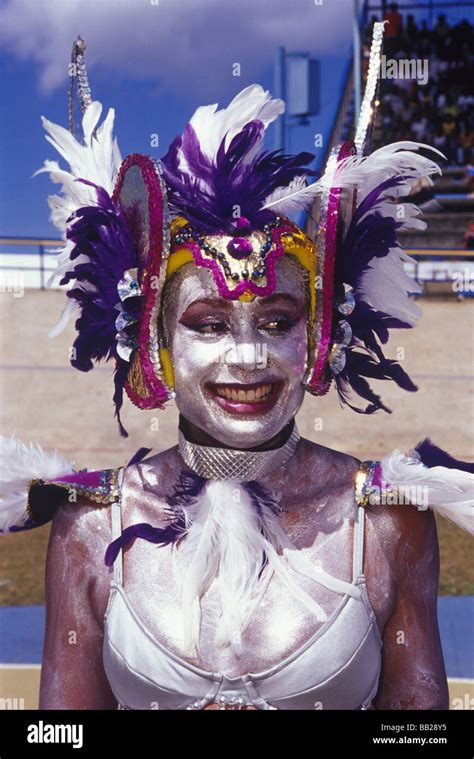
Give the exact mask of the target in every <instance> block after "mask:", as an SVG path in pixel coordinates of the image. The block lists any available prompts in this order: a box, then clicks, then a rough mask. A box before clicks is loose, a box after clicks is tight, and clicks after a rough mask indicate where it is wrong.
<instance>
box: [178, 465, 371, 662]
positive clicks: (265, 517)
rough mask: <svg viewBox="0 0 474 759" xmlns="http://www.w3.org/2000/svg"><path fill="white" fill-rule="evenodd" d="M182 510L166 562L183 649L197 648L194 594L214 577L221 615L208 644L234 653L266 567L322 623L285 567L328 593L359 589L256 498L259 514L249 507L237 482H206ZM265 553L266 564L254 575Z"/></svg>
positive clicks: (266, 578)
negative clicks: (174, 585) (315, 557)
mask: <svg viewBox="0 0 474 759" xmlns="http://www.w3.org/2000/svg"><path fill="white" fill-rule="evenodd" d="M260 514H261V516H260ZM185 515H186V537H185V539H184V540H183V541H182V542H181V543H180V545H179V546H178V547H177V548H176V551H175V553H174V561H175V563H174V567H175V572H176V579H177V582H178V587H179V589H180V593H181V600H182V611H183V622H184V625H183V639H184V646H185V648H186V649H187V650H189V649H191V648H193V647H196V648H199V635H200V623H201V612H200V600H201V598H202V596H203V595H204V594H205V593H206V591H207V590H208V589H209V587H210V586H211V584H212V581H213V580H214V578H215V577H216V576H217V575H218V576H219V592H220V603H221V618H220V621H219V625H218V627H217V631H216V645H219V646H222V645H227V644H230V645H231V646H232V648H233V651H234V653H236V655H238V654H239V652H240V651H241V645H242V637H241V636H242V632H243V631H244V630H245V628H246V626H247V624H248V622H249V620H250V618H251V616H252V613H253V611H254V610H255V608H256V605H258V603H259V601H260V599H261V597H262V587H263V586H264V585H266V584H267V583H268V582H269V579H270V578H269V576H268V574H269V573H270V574H273V573H275V574H276V575H277V576H278V577H279V578H280V580H281V582H283V584H284V585H285V586H286V587H287V588H288V590H289V592H291V593H292V594H293V595H294V596H295V597H296V598H298V599H299V600H300V601H301V603H302V604H303V605H304V606H305V607H306V608H308V609H309V610H310V611H311V612H312V613H313V614H314V615H315V616H316V618H317V619H318V620H319V621H321V622H324V621H326V619H327V614H326V612H325V611H324V609H322V608H321V606H320V605H319V604H318V603H317V602H316V601H315V600H314V598H312V597H311V596H310V595H308V593H306V592H305V591H304V590H303V589H302V588H301V587H300V586H299V585H298V584H297V583H296V582H295V579H294V578H293V577H292V576H291V574H290V572H289V571H288V569H289V568H291V569H293V570H294V571H296V572H298V573H299V574H302V575H304V576H305V577H306V578H309V579H311V580H313V581H314V582H317V583H319V584H321V585H324V586H325V587H327V588H330V589H331V590H334V591H335V592H339V593H348V594H349V595H352V596H354V597H359V595H360V590H359V588H358V587H356V586H355V585H353V584H352V583H347V582H344V581H342V580H339V579H338V578H336V577H332V576H331V575H329V574H327V573H326V572H324V570H323V569H322V567H321V566H320V565H318V564H317V563H313V562H312V561H310V560H309V559H308V558H307V557H306V556H305V555H304V554H303V553H302V552H301V551H299V550H298V549H297V548H296V547H295V546H294V545H293V543H292V542H291V540H290V539H289V537H288V536H287V535H286V533H285V532H284V530H283V528H282V527H281V524H280V520H279V517H278V515H276V514H275V512H274V511H273V509H271V508H270V506H268V505H266V504H262V505H261V512H259V511H257V510H256V509H255V507H254V505H253V503H252V500H251V498H250V496H249V494H248V493H247V491H246V490H245V489H244V488H243V487H242V486H241V484H240V482H239V481H237V480H224V481H214V480H210V481H208V482H207V483H206V485H205V486H204V488H203V490H202V491H201V494H200V495H199V497H198V498H197V499H196V501H195V502H194V503H192V504H189V505H186V506H185ZM280 553H282V554H283V555H280ZM265 555H266V556H267V559H268V565H267V567H266V569H265V571H264V572H263V574H262V576H261V577H260V578H259V577H258V573H259V571H260V568H261V566H262V562H263V558H264V556H265Z"/></svg>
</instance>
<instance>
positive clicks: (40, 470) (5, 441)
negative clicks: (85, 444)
mask: <svg viewBox="0 0 474 759" xmlns="http://www.w3.org/2000/svg"><path fill="white" fill-rule="evenodd" d="M73 471H74V464H73V462H71V461H68V460H67V459H66V458H64V456H62V454H61V453H59V451H57V450H54V451H53V452H52V453H46V452H45V451H44V450H43V449H42V448H41V446H40V445H39V444H38V443H22V442H21V441H20V440H18V438H16V437H15V436H14V435H12V436H11V437H6V436H4V435H0V532H3V533H5V532H8V530H9V529H10V527H12V526H22V525H23V524H24V522H25V521H26V519H27V517H28V514H27V512H26V505H27V499H28V489H29V484H30V482H31V480H34V479H42V480H52V479H55V478H56V477H60V476H62V475H65V474H70V473H71V472H73Z"/></svg>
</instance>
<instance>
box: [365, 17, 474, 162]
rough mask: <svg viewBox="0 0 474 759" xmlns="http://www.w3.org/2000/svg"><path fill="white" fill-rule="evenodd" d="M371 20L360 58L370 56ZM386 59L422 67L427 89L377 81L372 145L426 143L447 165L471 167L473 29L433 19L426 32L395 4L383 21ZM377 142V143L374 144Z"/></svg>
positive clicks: (404, 81) (411, 82)
mask: <svg viewBox="0 0 474 759" xmlns="http://www.w3.org/2000/svg"><path fill="white" fill-rule="evenodd" d="M377 20H378V19H377V18H376V17H372V19H371V22H370V24H369V25H368V27H367V30H366V36H365V41H364V54H365V56H366V58H367V56H368V52H369V50H370V40H371V37H372V27H373V23H374V21H377ZM385 20H387V21H388V23H387V24H386V26H385V35H384V37H385V42H384V50H383V52H384V55H385V56H386V60H387V59H392V60H393V59H396V60H401V59H405V60H407V59H408V60H415V59H416V60H419V59H421V60H422V61H426V62H427V63H426V64H425V65H427V66H428V69H427V72H428V76H427V81H426V84H422V83H421V81H419V80H418V79H416V78H403V77H402V78H394V79H392V78H385V79H383V80H382V81H381V85H380V86H381V90H380V106H379V109H378V115H377V121H376V132H375V135H374V137H375V142H378V141H379V140H380V143H381V144H386V143H388V142H396V141H398V140H413V139H415V140H417V141H420V142H426V143H428V144H430V145H433V146H434V147H436V148H438V149H439V150H441V152H442V153H444V154H445V155H446V157H447V159H448V161H449V163H450V164H453V165H459V166H467V165H472V164H473V163H474V107H473V106H474V44H473V43H474V27H473V26H472V25H471V24H470V23H469V22H468V21H466V20H463V21H461V22H459V23H456V24H449V23H448V21H447V20H446V17H445V16H444V15H440V16H438V19H437V21H436V23H435V24H434V25H433V27H432V28H429V26H428V24H427V22H426V21H421V22H420V23H419V24H417V22H416V21H415V18H414V17H413V15H407V16H406V18H403V16H402V14H401V13H400V12H399V9H398V6H397V4H396V3H392V4H391V5H390V6H389V11H388V13H387V14H386V15H385ZM377 138H379V140H378V139H377Z"/></svg>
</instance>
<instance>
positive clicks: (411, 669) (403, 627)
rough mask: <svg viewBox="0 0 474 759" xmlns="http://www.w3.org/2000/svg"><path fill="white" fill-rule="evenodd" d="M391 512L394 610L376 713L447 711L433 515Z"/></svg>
mask: <svg viewBox="0 0 474 759" xmlns="http://www.w3.org/2000/svg"><path fill="white" fill-rule="evenodd" d="M385 508H388V509H393V512H392V514H393V522H392V524H393V528H394V533H395V535H396V536H397V537H396V549H395V552H394V563H393V571H394V578H395V583H396V589H397V599H396V605H395V610H394V612H393V614H392V615H391V617H390V619H389V621H388V623H387V625H386V627H385V629H384V634H383V643H384V645H383V660H382V674H381V680H380V688H379V691H378V694H377V697H376V700H375V703H374V705H375V708H376V709H448V708H449V694H448V687H447V680H446V672H445V668H444V660H443V653H442V649H441V642H440V637H439V629H438V619H437V597H438V582H439V550H438V537H437V533H436V522H435V517H434V514H433V512H432V511H430V510H425V511H422V510H419V509H417V508H416V506H412V505H397V506H386V507H385Z"/></svg>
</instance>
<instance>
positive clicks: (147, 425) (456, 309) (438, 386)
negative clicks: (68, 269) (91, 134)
mask: <svg viewBox="0 0 474 759" xmlns="http://www.w3.org/2000/svg"><path fill="white" fill-rule="evenodd" d="M64 301H65V297H64V294H63V293H61V292H60V291H47V292H41V291H39V290H25V293H24V296H23V297H21V298H15V297H14V296H13V294H12V293H1V294H0V324H1V325H2V326H1V328H0V355H1V356H2V358H1V362H0V432H1V434H4V435H10V434H12V433H14V434H15V435H16V436H17V437H18V438H20V440H23V441H25V442H28V441H30V440H31V441H37V442H39V443H40V444H41V445H42V446H43V447H44V448H46V449H51V448H54V447H56V448H58V449H59V450H60V451H61V452H62V453H63V454H64V455H65V456H67V457H68V458H70V459H71V460H72V461H73V462H74V464H75V467H76V468H77V469H80V468H83V467H87V468H89V469H101V468H105V467H109V466H110V467H117V466H120V465H122V464H125V463H126V462H127V461H128V460H129V459H130V458H131V456H132V455H133V454H134V453H135V451H136V450H137V449H138V448H139V447H141V446H147V447H149V448H152V449H153V452H157V451H160V450H163V449H165V448H167V447H169V446H170V445H173V444H174V443H175V442H176V439H177V410H176V408H175V407H174V406H173V405H170V406H169V408H167V409H166V411H139V410H138V409H136V408H134V407H133V406H132V405H131V404H130V403H128V401H125V404H124V409H123V414H122V417H123V421H124V423H125V426H126V428H127V429H128V431H129V433H130V436H129V438H127V439H124V438H121V437H120V436H119V434H118V431H117V427H116V423H115V421H114V418H113V406H112V401H111V397H112V394H113V383H112V371H113V367H110V368H109V367H108V366H105V367H101V366H100V367H98V368H96V369H94V370H93V371H92V372H89V373H86V374H84V373H81V372H78V371H76V370H74V369H72V368H70V367H69V365H68V355H69V347H70V345H72V342H73V340H74V329H73V324H72V323H71V324H70V325H69V326H68V328H67V329H66V330H65V331H64V332H63V333H61V334H60V335H59V336H58V337H57V338H55V339H54V340H50V339H48V337H47V332H48V329H50V328H51V326H52V325H54V324H55V323H56V321H57V319H58V318H59V316H60V314H61V311H62V308H63V305H64ZM418 302H419V305H420V306H421V308H422V310H423V312H424V316H423V317H422V319H421V320H420V323H419V325H418V327H417V328H416V329H413V330H398V331H396V330H394V337H393V338H392V341H391V343H390V346H389V349H388V350H386V353H387V355H389V356H391V357H393V358H397V359H398V360H400V361H401V363H402V365H403V367H404V368H405V369H406V371H407V372H408V373H409V374H410V376H411V377H412V378H413V380H414V382H415V383H416V384H417V385H418V387H419V390H418V392H417V393H407V392H404V391H402V390H400V389H399V388H397V387H396V386H395V385H394V384H393V383H390V382H386V383H382V382H379V383H377V382H373V383H372V384H373V387H374V389H375V391H376V392H377V393H379V394H380V395H381V396H382V397H383V399H384V401H385V402H386V403H387V405H388V406H389V407H390V408H391V409H393V413H392V414H385V413H384V412H378V413H377V414H373V415H372V416H370V417H367V416H362V415H360V414H355V413H354V412H352V411H351V410H350V409H348V408H340V406H339V402H338V399H337V395H336V392H335V390H334V389H332V390H331V391H330V393H329V394H328V395H327V396H325V397H324V398H315V397H313V396H310V395H308V394H307V395H306V399H305V402H304V404H303V407H302V409H301V411H300V412H299V414H298V417H297V421H298V427H299V430H300V432H301V434H302V435H303V436H305V437H308V438H310V439H312V440H314V441H315V442H318V443H321V444H322V445H326V446H329V447H331V448H335V449H338V450H341V451H344V452H347V453H350V454H353V455H355V456H358V457H359V458H361V459H369V458H375V459H378V458H381V457H382V456H384V455H386V454H387V453H389V452H390V451H392V450H393V449H394V448H399V449H400V450H403V451H408V450H409V449H410V448H411V447H413V446H414V445H416V443H417V442H418V441H419V440H421V439H422V438H423V437H425V436H430V437H431V438H432V440H433V441H434V442H435V443H437V444H438V445H440V446H441V447H443V448H445V449H446V450H448V451H449V452H450V453H452V455H454V456H456V457H457V458H459V459H464V460H467V461H472V460H473V459H474V451H473V441H472V430H473V429H474V353H473V346H472V337H473V335H474V301H473V300H472V299H470V300H469V299H467V300H465V301H462V302H457V301H454V300H438V299H430V300H428V299H423V300H420V301H418ZM438 526H439V536H440V546H441V564H442V572H441V589H440V592H441V594H453V595H456V594H473V593H474V581H473V576H474V572H473V568H474V562H473V558H472V541H471V539H470V537H469V536H468V535H467V533H464V532H463V531H461V530H460V529H458V528H457V527H456V526H454V525H452V524H451V523H448V522H446V520H438ZM48 533H49V527H48V526H46V527H43V528H40V529H37V530H33V531H31V532H27V533H23V534H18V535H12V536H8V537H5V538H2V539H1V543H0V545H1V550H0V603H1V604H32V603H42V602H43V583H44V563H45V552H46V547H47V540H48Z"/></svg>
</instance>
